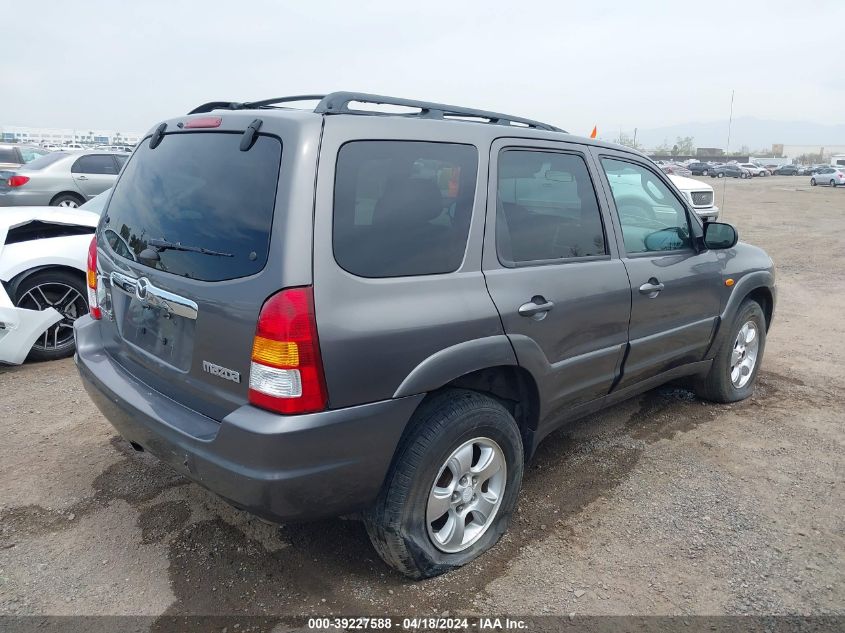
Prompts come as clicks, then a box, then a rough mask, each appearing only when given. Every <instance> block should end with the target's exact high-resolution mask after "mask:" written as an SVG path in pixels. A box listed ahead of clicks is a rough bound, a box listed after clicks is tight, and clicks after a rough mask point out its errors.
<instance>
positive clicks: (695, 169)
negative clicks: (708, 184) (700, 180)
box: [687, 163, 712, 176]
mask: <svg viewBox="0 0 845 633" xmlns="http://www.w3.org/2000/svg"><path fill="white" fill-rule="evenodd" d="M687 168H688V169H689V170H690V171H691V172H692V175H693V176H707V175H709V174H710V170H711V169H712V166H711V165H710V163H690V164H689V165H687Z"/></svg>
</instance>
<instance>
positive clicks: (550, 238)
mask: <svg viewBox="0 0 845 633" xmlns="http://www.w3.org/2000/svg"><path fill="white" fill-rule="evenodd" d="M498 182H499V185H498V186H499V194H498V200H497V214H496V218H497V219H496V250H497V251H498V253H499V259H500V260H501V261H502V263H504V264H513V263H519V262H530V261H540V260H552V259H562V258H571V257H594V256H596V255H606V254H607V248H606V245H605V237H604V229H603V227H602V221H601V214H600V212H599V206H598V202H597V201H596V192H595V190H594V189H593V183H592V181H591V180H590V175H589V173H588V171H587V165H586V164H585V163H584V159H583V158H581V157H580V156H575V155H572V154H558V153H552V152H536V151H523V150H507V151H504V152H502V154H501V156H500V157H499V174H498Z"/></svg>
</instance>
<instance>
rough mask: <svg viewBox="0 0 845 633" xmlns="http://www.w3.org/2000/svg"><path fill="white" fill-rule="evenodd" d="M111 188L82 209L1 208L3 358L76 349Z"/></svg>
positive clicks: (11, 360) (13, 360)
mask: <svg viewBox="0 0 845 633" xmlns="http://www.w3.org/2000/svg"><path fill="white" fill-rule="evenodd" d="M108 193H109V192H104V193H102V194H100V195H99V196H97V197H95V198H93V199H91V200H90V201H89V202H88V203H86V204H85V205H83V206H82V207H80V208H78V209H68V208H62V207H17V208H9V209H3V210H0V363H5V364H13V365H17V364H20V363H22V362H23V361H24V360H26V358H27V357H29V358H31V359H33V360H51V359H56V358H63V357H65V356H70V355H71V354H73V351H74V340H73V322H74V321H75V320H76V319H77V318H79V317H80V316H82V315H83V314H86V313H87V312H88V288H87V284H86V280H85V275H86V270H87V256H88V247H89V245H90V244H91V237H92V235H93V233H94V229H95V227H96V226H97V222H99V220H100V212H101V211H102V208H103V206H104V205H105V202H106V197H107V196H108Z"/></svg>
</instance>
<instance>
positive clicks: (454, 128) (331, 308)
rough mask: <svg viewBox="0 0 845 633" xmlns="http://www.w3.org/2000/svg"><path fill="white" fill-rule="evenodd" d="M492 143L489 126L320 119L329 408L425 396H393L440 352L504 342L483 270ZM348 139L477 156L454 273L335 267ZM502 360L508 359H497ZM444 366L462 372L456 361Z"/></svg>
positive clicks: (320, 291)
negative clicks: (395, 273)
mask: <svg viewBox="0 0 845 633" xmlns="http://www.w3.org/2000/svg"><path fill="white" fill-rule="evenodd" d="M489 139H490V134H489V132H488V131H487V130H485V126H480V125H478V124H476V123H460V122H445V121H424V120H423V121H419V120H417V121H411V120H403V119H398V118H393V117H391V118H388V117H355V116H328V117H326V119H325V128H324V134H323V140H322V146H321V151H320V163H319V169H318V176H317V195H316V208H315V219H314V301H315V310H316V314H317V330H318V335H319V338H320V349H321V352H322V359H323V365H324V370H325V375H326V383H327V386H328V392H329V405H330V406H331V407H332V408H337V407H345V406H350V405H354V404H361V403H366V402H373V401H377V400H382V399H387V398H391V397H393V396H394V394H396V393H401V394H402V395H407V394H408V393H410V392H413V391H417V390H419V389H422V386H420V387H418V388H414V387H410V386H409V385H410V384H411V383H405V385H404V386H403V389H402V391H401V392H400V391H399V388H400V385H402V384H403V382H405V380H406V378H407V377H408V376H409V375H410V374H411V373H412V372H413V371H414V370H415V369H416V368H417V367H418V366H419V365H421V364H422V363H424V361H426V360H427V359H429V358H430V357H432V356H434V355H436V354H438V353H440V352H441V351H442V350H446V349H447V348H453V347H455V346H460V344H462V343H464V342H466V341H471V340H475V339H483V338H488V337H497V336H499V335H502V334H503V331H502V326H501V321H500V320H499V316H498V313H497V311H496V308H495V306H494V305H493V302H492V300H491V298H490V295H489V294H488V292H487V287H486V285H485V282H484V276H483V274H482V272H481V250H482V237H483V232H484V208H485V204H486V179H487V157H488V154H489V145H490V140H489ZM353 140H419V141H428V142H432V141H434V142H437V141H441V142H450V143H464V144H471V145H474V146H475V147H476V148H477V150H478V173H477V176H476V195H475V207H474V209H473V216H472V221H471V223H470V228H469V238H468V245H467V249H466V252H465V255H464V260H463V263H462V264H461V266H460V268H459V269H458V270H457V271H455V272H453V273H447V274H441V275H421V276H414V277H394V278H387V279H370V278H363V277H357V276H355V275H352V274H350V273H348V272H346V271H345V270H343V269H342V268H341V267H340V266H339V265H338V264H337V262H336V261H335V258H334V252H333V248H332V215H333V197H334V182H335V165H336V160H337V154H338V150H339V149H340V147H341V146H342V145H343V144H344V143H346V142H349V141H353ZM493 340H498V341H501V339H496V338H494V339H493ZM482 347H483V346H482ZM459 349H460V348H459ZM472 349H473V346H470V347H469V348H467V350H468V351H469V350H472ZM493 356H494V357H496V356H497V355H496V354H494V355H493ZM503 356H507V354H504V355H501V354H500V355H498V356H497V357H499V358H501V357H503ZM445 366H448V367H459V366H460V363H458V364H453V363H451V362H450V363H446V364H445ZM464 368H466V366H464ZM420 371H423V370H420ZM445 377H446V374H444V378H445ZM456 377H457V376H450V377H448V378H446V380H448V379H450V378H456ZM436 382H437V380H435V379H433V378H431V377H427V378H426V380H423V381H421V382H420V383H418V384H419V385H423V384H425V385H426V387H427V388H428V387H431V386H432V385H434V383H436Z"/></svg>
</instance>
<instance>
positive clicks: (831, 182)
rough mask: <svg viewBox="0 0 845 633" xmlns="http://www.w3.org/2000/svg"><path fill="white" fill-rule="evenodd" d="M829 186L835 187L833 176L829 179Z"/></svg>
mask: <svg viewBox="0 0 845 633" xmlns="http://www.w3.org/2000/svg"><path fill="white" fill-rule="evenodd" d="M830 186H831V187H836V181H835V180H834V179H833V178H831V179H830Z"/></svg>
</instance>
